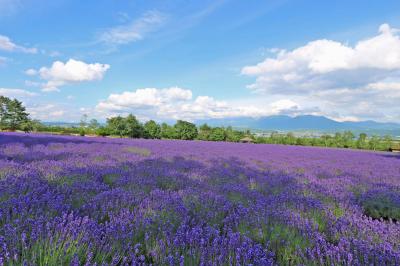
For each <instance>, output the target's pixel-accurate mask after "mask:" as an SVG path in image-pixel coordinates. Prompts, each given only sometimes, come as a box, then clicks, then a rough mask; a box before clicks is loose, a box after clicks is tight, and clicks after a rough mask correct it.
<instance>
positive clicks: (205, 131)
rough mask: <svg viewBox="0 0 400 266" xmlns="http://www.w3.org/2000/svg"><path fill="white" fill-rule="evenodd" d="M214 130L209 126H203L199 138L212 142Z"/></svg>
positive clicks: (200, 128)
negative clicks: (212, 131) (211, 136)
mask: <svg viewBox="0 0 400 266" xmlns="http://www.w3.org/2000/svg"><path fill="white" fill-rule="evenodd" d="M211 130H212V128H211V127H210V126H208V125H207V124H203V125H201V126H200V127H199V134H198V136H197V138H198V139H200V140H210V135H211Z"/></svg>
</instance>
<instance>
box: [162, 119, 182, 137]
mask: <svg viewBox="0 0 400 266" xmlns="http://www.w3.org/2000/svg"><path fill="white" fill-rule="evenodd" d="M161 137H162V138H165V139H177V138H178V137H177V134H176V130H175V127H173V126H170V125H168V124H167V123H162V124H161Z"/></svg>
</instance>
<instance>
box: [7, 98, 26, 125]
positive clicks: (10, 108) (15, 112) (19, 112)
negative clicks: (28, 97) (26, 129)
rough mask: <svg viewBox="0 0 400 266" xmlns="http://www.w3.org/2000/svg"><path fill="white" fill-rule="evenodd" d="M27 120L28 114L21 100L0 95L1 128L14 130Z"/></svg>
mask: <svg viewBox="0 0 400 266" xmlns="http://www.w3.org/2000/svg"><path fill="white" fill-rule="evenodd" d="M28 122H29V114H28V113H27V112H26V109H25V107H24V106H23V104H22V102H20V101H18V100H17V99H13V100H11V99H9V98H7V97H4V96H0V127H1V129H10V130H13V131H14V130H16V129H21V127H22V125H24V124H26V123H28Z"/></svg>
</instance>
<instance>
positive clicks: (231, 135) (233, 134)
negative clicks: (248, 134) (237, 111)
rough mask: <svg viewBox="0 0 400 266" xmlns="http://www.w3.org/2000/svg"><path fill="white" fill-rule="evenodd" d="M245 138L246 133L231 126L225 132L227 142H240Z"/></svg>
mask: <svg viewBox="0 0 400 266" xmlns="http://www.w3.org/2000/svg"><path fill="white" fill-rule="evenodd" d="M244 136H245V133H244V132H243V131H238V130H233V129H232V127H230V126H229V127H227V128H226V130H225V139H226V140H227V141H231V142H239V141H240V140H241V139H242V138H244Z"/></svg>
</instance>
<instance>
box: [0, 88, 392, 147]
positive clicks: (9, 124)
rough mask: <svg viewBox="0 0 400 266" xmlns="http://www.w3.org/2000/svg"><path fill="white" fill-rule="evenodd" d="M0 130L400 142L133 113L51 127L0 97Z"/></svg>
mask: <svg viewBox="0 0 400 266" xmlns="http://www.w3.org/2000/svg"><path fill="white" fill-rule="evenodd" d="M0 130H10V131H15V130H22V131H25V132H30V131H36V132H49V133H59V134H79V135H81V136H85V135H97V136H117V137H129V138H145V139H181V140H206V141H229V142H239V141H241V140H242V139H243V138H245V137H246V138H247V139H248V140H251V141H252V142H254V143H268V144H285V145H301V146H321V147H335V148H356V149H368V150H380V151H388V150H391V149H392V147H394V146H396V145H400V144H399V143H398V142H396V141H395V140H393V138H392V137H391V136H384V137H380V136H371V137H368V136H367V134H365V133H361V134H359V135H358V136H355V135H354V133H352V132H351V131H345V132H337V133H335V134H333V135H331V134H324V135H321V136H319V137H311V136H296V135H295V134H293V133H279V132H273V133H271V134H270V135H268V136H257V135H255V134H252V133H251V132H250V131H249V130H246V131H243V130H235V129H233V128H232V127H211V126H209V125H207V124H203V125H201V126H199V127H197V126H196V125H195V124H193V123H191V122H188V121H184V120H178V121H176V123H175V124H174V125H169V124H167V123H161V124H159V123H157V122H155V121H154V120H149V121H147V122H145V123H142V122H140V121H139V120H138V119H137V118H136V117H135V116H134V115H132V114H130V115H128V116H126V117H122V116H116V117H110V118H108V119H107V122H106V124H105V125H102V124H100V123H99V122H98V121H97V120H96V119H91V120H88V116H87V115H84V116H83V117H82V119H81V121H80V124H79V127H77V126H50V125H45V124H43V123H41V122H40V121H38V120H32V119H30V117H29V114H28V112H27V111H26V109H25V107H24V106H23V104H22V102H20V101H18V100H16V99H10V98H7V97H5V96H0Z"/></svg>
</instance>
